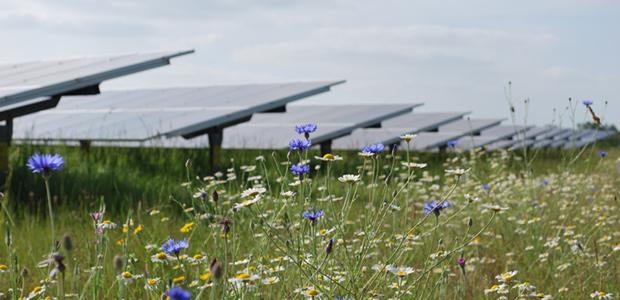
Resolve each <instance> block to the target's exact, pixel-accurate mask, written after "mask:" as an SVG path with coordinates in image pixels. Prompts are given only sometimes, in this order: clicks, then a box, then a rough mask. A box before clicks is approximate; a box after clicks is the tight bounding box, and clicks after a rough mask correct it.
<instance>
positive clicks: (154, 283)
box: [144, 277, 161, 291]
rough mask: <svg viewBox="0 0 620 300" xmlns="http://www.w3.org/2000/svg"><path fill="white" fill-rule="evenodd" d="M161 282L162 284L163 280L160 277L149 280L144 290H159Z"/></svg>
mask: <svg viewBox="0 0 620 300" xmlns="http://www.w3.org/2000/svg"><path fill="white" fill-rule="evenodd" d="M160 282H161V278H159V277H157V278H153V279H147V280H146V284H145V285H144V289H145V290H151V291H154V290H156V289H157V286H158V285H159V283H160Z"/></svg>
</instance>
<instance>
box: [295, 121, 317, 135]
mask: <svg viewBox="0 0 620 300" xmlns="http://www.w3.org/2000/svg"><path fill="white" fill-rule="evenodd" d="M295 131H296V132H297V133H299V134H302V133H304V134H306V135H309V134H310V133H312V132H315V131H316V124H314V123H312V124H305V125H299V126H295ZM306 138H308V136H306Z"/></svg>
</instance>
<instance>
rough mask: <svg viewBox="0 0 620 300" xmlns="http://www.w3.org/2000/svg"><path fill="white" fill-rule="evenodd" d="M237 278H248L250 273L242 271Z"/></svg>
mask: <svg viewBox="0 0 620 300" xmlns="http://www.w3.org/2000/svg"><path fill="white" fill-rule="evenodd" d="M237 278H239V279H248V278H250V274H247V273H241V274H239V275H237Z"/></svg>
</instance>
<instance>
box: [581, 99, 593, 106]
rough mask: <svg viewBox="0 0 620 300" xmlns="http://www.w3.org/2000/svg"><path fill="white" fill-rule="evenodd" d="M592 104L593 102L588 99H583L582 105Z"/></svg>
mask: <svg viewBox="0 0 620 300" xmlns="http://www.w3.org/2000/svg"><path fill="white" fill-rule="evenodd" d="M592 104H594V102H592V101H588V100H586V101H583V105H585V106H590V105H592Z"/></svg>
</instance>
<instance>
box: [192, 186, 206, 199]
mask: <svg viewBox="0 0 620 300" xmlns="http://www.w3.org/2000/svg"><path fill="white" fill-rule="evenodd" d="M208 195H209V193H207V192H206V191H205V189H201V188H199V189H198V192H197V193H196V194H194V198H200V199H202V200H203V201H204V200H205V199H207V196H208Z"/></svg>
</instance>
